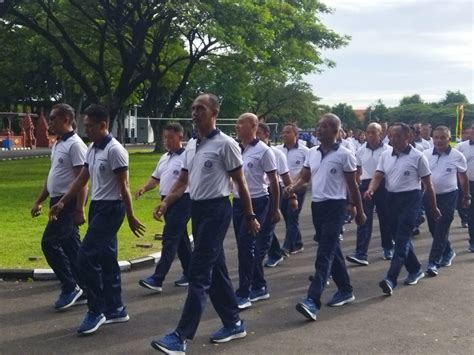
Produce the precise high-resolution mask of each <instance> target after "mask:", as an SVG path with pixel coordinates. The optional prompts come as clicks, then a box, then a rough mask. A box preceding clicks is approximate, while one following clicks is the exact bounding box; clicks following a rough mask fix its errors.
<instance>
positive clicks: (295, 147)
mask: <svg viewBox="0 0 474 355" xmlns="http://www.w3.org/2000/svg"><path fill="white" fill-rule="evenodd" d="M283 148H286V149H288V150H290V149H289V148H288V147H287V146H286V144H283ZM293 148H294V149H298V141H296V143H295V145H294V146H293ZM293 148H291V149H293Z"/></svg>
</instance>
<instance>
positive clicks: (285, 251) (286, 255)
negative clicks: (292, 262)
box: [281, 249, 290, 259]
mask: <svg viewBox="0 0 474 355" xmlns="http://www.w3.org/2000/svg"><path fill="white" fill-rule="evenodd" d="M281 255H282V256H283V258H284V259H286V258H289V257H290V252H289V251H288V250H287V249H282V250H281Z"/></svg>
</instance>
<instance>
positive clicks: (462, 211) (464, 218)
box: [456, 127, 471, 228]
mask: <svg viewBox="0 0 474 355" xmlns="http://www.w3.org/2000/svg"><path fill="white" fill-rule="evenodd" d="M470 130H471V129H470V127H467V128H463V130H462V132H461V138H460V139H457V140H456V141H457V142H458V143H457V144H456V147H457V145H458V144H459V143H461V142H465V141H467V140H469V135H470ZM458 192H459V194H458V205H457V207H456V209H457V210H458V215H459V218H460V219H461V227H462V228H468V209H467V208H464V207H463V205H462V199H463V196H462V188H461V186H460V185H459V181H458Z"/></svg>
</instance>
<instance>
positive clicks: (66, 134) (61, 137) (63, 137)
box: [57, 131, 76, 142]
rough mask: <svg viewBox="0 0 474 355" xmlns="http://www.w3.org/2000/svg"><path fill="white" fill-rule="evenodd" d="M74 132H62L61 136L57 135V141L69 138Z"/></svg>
mask: <svg viewBox="0 0 474 355" xmlns="http://www.w3.org/2000/svg"><path fill="white" fill-rule="evenodd" d="M75 133H76V132H74V131H71V132H67V133H65V134H63V135H62V136H58V139H57V140H58V141H59V140H61V141H63V142H65V141H67V140H68V139H69V138H71V137H72V136H73V135H74V134H75Z"/></svg>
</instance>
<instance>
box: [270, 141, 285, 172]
mask: <svg viewBox="0 0 474 355" xmlns="http://www.w3.org/2000/svg"><path fill="white" fill-rule="evenodd" d="M270 148H271V149H272V152H273V154H274V155H275V161H276V165H277V172H278V175H279V176H282V175H285V174H287V173H288V172H289V169H288V162H287V161H286V156H285V154H284V153H283V152H282V151H281V149H278V148H277V147H275V146H273V145H271V146H270Z"/></svg>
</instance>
